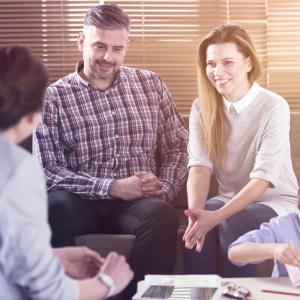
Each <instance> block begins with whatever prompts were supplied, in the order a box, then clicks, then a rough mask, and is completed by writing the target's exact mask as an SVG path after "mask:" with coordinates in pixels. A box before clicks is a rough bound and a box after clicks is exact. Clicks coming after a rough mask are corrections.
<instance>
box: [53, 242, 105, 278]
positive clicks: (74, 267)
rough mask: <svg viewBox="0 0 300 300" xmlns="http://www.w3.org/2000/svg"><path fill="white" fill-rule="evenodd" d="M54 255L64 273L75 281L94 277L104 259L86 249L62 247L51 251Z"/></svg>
mask: <svg viewBox="0 0 300 300" xmlns="http://www.w3.org/2000/svg"><path fill="white" fill-rule="evenodd" d="M53 252H54V254H55V255H56V256H57V257H58V258H59V260H60V262H61V263H62V265H63V266H64V269H65V273H66V274H67V275H68V276H70V277H72V278H76V279H86V278H91V277H94V276H96V275H97V274H98V273H99V271H100V268H101V266H102V265H103V263H104V259H103V258H102V257H101V256H100V255H99V254H98V253H97V252H95V251H93V250H90V249H89V248H87V247H63V248H55V249H53Z"/></svg>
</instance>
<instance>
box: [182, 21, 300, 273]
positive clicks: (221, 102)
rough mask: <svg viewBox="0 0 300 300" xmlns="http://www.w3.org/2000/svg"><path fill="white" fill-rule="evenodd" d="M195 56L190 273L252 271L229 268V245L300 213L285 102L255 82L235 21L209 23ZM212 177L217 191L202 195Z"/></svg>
mask: <svg viewBox="0 0 300 300" xmlns="http://www.w3.org/2000/svg"><path fill="white" fill-rule="evenodd" d="M198 55H199V57H198V75H199V76H198V83H199V97H198V99H197V100H196V101H195V102H194V103H193V106H192V109H191V114H190V141H189V177H188V184H187V189H188V205H189V208H188V210H186V215H187V216H188V226H187V229H186V231H185V234H184V237H183V240H184V242H185V247H186V248H187V250H186V263H187V271H188V272H189V273H206V274H211V273H212V274H220V275H221V276H254V267H253V266H246V267H243V268H239V267H236V266H234V265H232V264H231V263H230V262H229V260H228V258H227V249H228V245H229V244H230V243H232V242H233V241H234V240H235V239H236V238H237V237H239V236H240V235H242V234H243V233H245V232H247V231H249V230H252V229H255V228H258V227H259V226H260V224H261V223H263V222H266V221H269V220H270V219H271V218H272V217H275V216H277V215H282V214H286V213H288V212H293V211H296V210H297V192H298V185H297V180H296V177H295V174H294V171H293V168H292V163H291V156H290V141H289V129H290V111H289V106H288V104H287V102H286V101H285V100H284V99H283V98H282V97H281V96H279V95H277V94H275V93H273V92H271V91H268V90H266V89H264V88H262V87H261V86H260V85H259V84H258V83H257V82H256V81H255V80H257V78H258V77H259V75H260V71H261V66H260V63H259V60H258V57H257V54H256V51H255V49H254V46H253V44H252V42H251V39H250V37H249V35H248V33H247V32H246V31H245V30H243V29H242V28H241V27H240V26H238V25H235V24H227V25H223V26H221V27H216V28H214V29H213V30H212V31H211V32H210V33H209V34H208V35H207V36H206V37H205V38H204V39H203V40H202V41H201V43H200V45H199V49H198ZM212 174H214V175H215V176H216V179H217V182H218V186H219V190H218V194H217V195H216V196H215V197H213V198H212V199H209V200H207V196H208V191H209V187H210V178H211V176H212ZM194 248H195V249H194Z"/></svg>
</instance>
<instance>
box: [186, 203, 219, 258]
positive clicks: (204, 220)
mask: <svg viewBox="0 0 300 300" xmlns="http://www.w3.org/2000/svg"><path fill="white" fill-rule="evenodd" d="M184 213H185V215H186V216H187V217H188V218H189V223H188V226H187V228H186V230H185V233H184V235H183V241H184V242H185V247H186V248H188V249H193V248H194V247H195V245H196V251H198V252H200V251H201V249H202V246H203V243H204V239H205V234H206V233H207V232H208V231H210V230H211V229H212V228H214V227H215V226H216V225H218V224H219V223H220V219H219V216H218V211H209V210H204V209H188V210H185V212H184Z"/></svg>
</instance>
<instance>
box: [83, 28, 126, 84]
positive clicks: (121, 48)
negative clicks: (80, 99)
mask: <svg viewBox="0 0 300 300" xmlns="http://www.w3.org/2000/svg"><path fill="white" fill-rule="evenodd" d="M127 47H128V31H127V30H126V29H125V28H123V29H116V30H106V29H101V28H97V27H95V26H87V27H85V29H84V32H83V33H80V34H79V38H78V48H79V50H80V51H82V52H83V61H84V75H85V76H86V77H87V79H88V80H90V81H92V82H93V81H95V80H96V81H98V82H107V83H112V82H113V80H114V78H115V75H116V73H117V71H118V70H119V69H120V67H121V65H122V63H123V61H124V57H125V54H126V51H127Z"/></svg>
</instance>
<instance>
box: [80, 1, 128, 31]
mask: <svg viewBox="0 0 300 300" xmlns="http://www.w3.org/2000/svg"><path fill="white" fill-rule="evenodd" d="M84 25H85V26H96V27H98V28H101V29H110V30H115V29H123V28H125V29H127V31H129V29H130V21H129V17H128V15H127V13H125V12H124V11H123V10H122V9H121V8H120V7H119V6H117V5H115V4H104V5H97V6H95V7H93V8H91V9H90V10H89V11H88V12H87V14H86V16H85V18H84Z"/></svg>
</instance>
